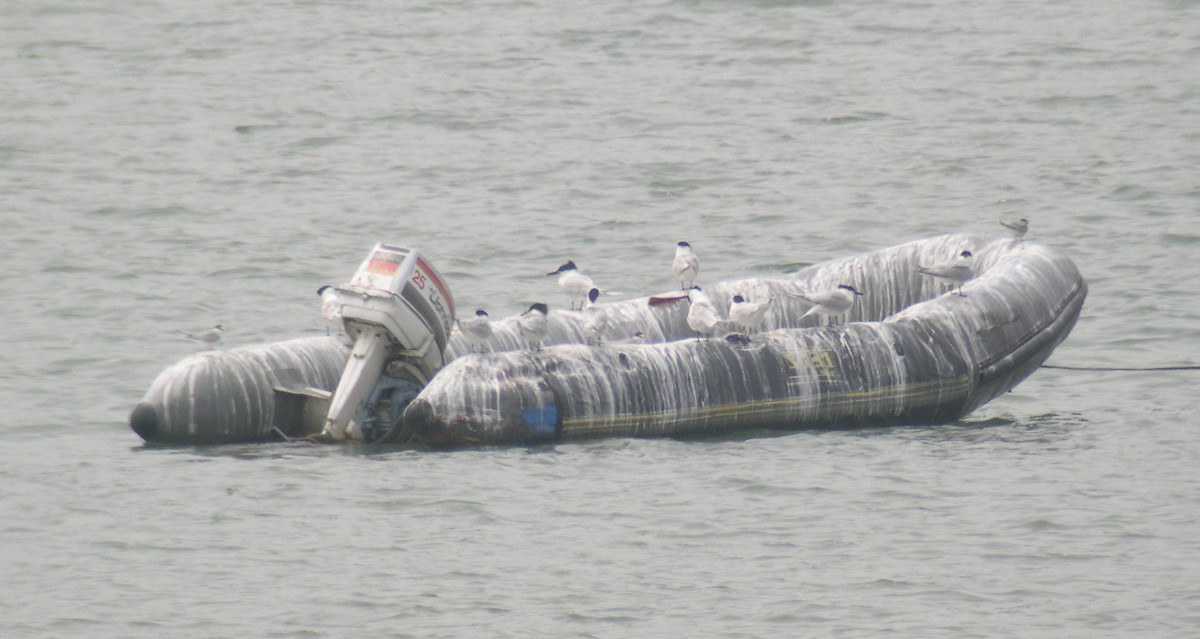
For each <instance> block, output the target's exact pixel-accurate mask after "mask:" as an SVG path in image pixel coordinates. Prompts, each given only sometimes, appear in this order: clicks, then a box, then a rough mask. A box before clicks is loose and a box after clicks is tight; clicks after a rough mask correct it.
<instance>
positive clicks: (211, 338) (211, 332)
mask: <svg viewBox="0 0 1200 639" xmlns="http://www.w3.org/2000/svg"><path fill="white" fill-rule="evenodd" d="M179 333H180V334H182V335H183V336H184V337H186V338H188V339H190V340H195V341H197V342H200V343H202V344H204V345H206V346H208V348H210V349H211V348H215V347H216V345H217V342H219V341H221V336H222V335H224V333H225V327H224V326H221V325H220V324H217V325H216V326H214V327H212V328H210V329H208V330H206V331H200V332H199V333H188V332H186V331H179Z"/></svg>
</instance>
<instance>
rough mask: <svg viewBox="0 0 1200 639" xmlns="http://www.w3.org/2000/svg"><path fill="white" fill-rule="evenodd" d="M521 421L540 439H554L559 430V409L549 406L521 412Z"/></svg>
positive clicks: (552, 405)
mask: <svg viewBox="0 0 1200 639" xmlns="http://www.w3.org/2000/svg"><path fill="white" fill-rule="evenodd" d="M521 420H522V421H524V422H525V424H526V425H527V426H529V427H530V428H532V429H533V432H534V433H536V434H537V435H538V436H540V437H554V434H555V431H556V430H557V429H558V407H557V406H555V405H554V404H547V405H545V406H539V407H537V408H526V409H525V410H523V411H521Z"/></svg>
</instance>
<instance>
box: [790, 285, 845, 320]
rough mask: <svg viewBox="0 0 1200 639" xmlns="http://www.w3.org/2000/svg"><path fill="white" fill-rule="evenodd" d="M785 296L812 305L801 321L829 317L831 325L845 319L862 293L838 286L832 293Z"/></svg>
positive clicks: (791, 294)
mask: <svg viewBox="0 0 1200 639" xmlns="http://www.w3.org/2000/svg"><path fill="white" fill-rule="evenodd" d="M784 295H787V296H788V297H791V298H795V299H798V300H800V301H801V302H804V303H806V304H812V308H810V309H808V311H806V312H805V313H804V315H802V316H801V319H803V318H805V317H808V316H809V315H816V316H818V317H828V318H829V323H830V324H833V323H834V319H835V318H837V319H843V318H844V316H845V315H846V313H848V312H849V311H850V309H851V307H853V306H854V300H855V298H857V297H861V296H862V293H861V292H859V290H858V289H856V288H854V287H853V286H851V285H850V284H838V286H837V288H835V289H833V290H831V291H821V292H818V293H789V292H787V291H785V292H784Z"/></svg>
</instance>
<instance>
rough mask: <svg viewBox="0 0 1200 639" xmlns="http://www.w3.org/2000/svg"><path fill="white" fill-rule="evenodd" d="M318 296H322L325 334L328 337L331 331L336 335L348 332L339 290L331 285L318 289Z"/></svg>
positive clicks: (322, 316)
mask: <svg viewBox="0 0 1200 639" xmlns="http://www.w3.org/2000/svg"><path fill="white" fill-rule="evenodd" d="M317 295H320V296H321V319H322V320H325V334H326V335H328V334H329V332H330V330H332V331H333V332H335V333H344V332H346V325H345V322H344V320H345V318H343V317H342V296H341V295H338V292H337V289H335V288H334V287H332V286H329V285H326V286H322V287H321V288H319V289H317Z"/></svg>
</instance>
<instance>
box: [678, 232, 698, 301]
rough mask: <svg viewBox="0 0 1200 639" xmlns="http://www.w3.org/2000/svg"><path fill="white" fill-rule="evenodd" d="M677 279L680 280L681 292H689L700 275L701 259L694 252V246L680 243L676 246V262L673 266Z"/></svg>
mask: <svg viewBox="0 0 1200 639" xmlns="http://www.w3.org/2000/svg"><path fill="white" fill-rule="evenodd" d="M671 268H672V270H674V271H675V277H677V278H679V288H680V290H684V291H686V290H688V289H689V288H691V286H692V284H693V283H694V282H695V281H696V276H697V275H699V274H700V258H699V257H696V254H695V253H694V252H692V245H691V244H688V243H687V242H680V243H678V244H676V245H675V261H674V262H673V263H672V264H671Z"/></svg>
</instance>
